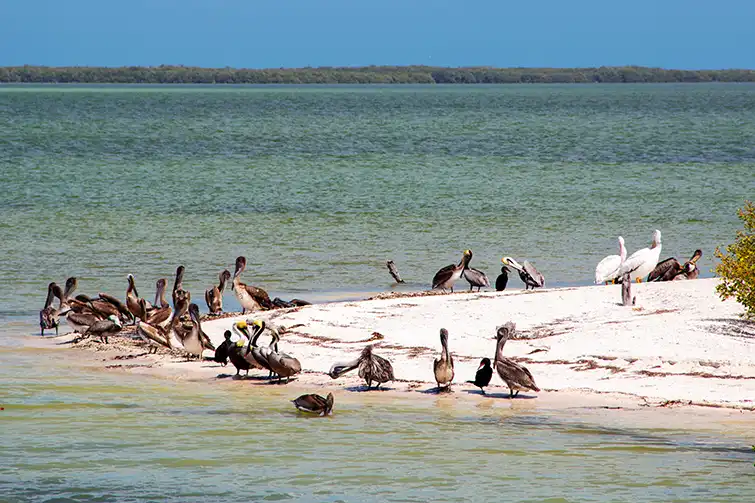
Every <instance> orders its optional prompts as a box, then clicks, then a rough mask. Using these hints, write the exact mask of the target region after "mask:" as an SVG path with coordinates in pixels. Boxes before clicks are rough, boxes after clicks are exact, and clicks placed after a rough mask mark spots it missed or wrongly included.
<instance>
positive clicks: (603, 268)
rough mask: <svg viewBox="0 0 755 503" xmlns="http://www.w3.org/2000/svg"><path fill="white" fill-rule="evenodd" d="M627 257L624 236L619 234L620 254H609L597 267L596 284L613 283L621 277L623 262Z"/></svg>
mask: <svg viewBox="0 0 755 503" xmlns="http://www.w3.org/2000/svg"><path fill="white" fill-rule="evenodd" d="M626 258H627V249H626V248H625V247H624V238H623V237H621V236H619V254H618V255H609V256H607V257H606V258H604V259H603V260H601V261H600V262H598V265H597V266H596V267H595V284H596V285H600V284H601V283H613V282H614V281H615V280H616V279H618V278H619V269H620V268H621V264H623V263H624V261H625V260H626Z"/></svg>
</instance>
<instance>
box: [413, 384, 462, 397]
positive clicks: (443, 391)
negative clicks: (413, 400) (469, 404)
mask: <svg viewBox="0 0 755 503" xmlns="http://www.w3.org/2000/svg"><path fill="white" fill-rule="evenodd" d="M417 393H422V394H423V395H450V394H452V393H453V389H451V387H450V386H449V387H447V388H439V387H437V386H434V387H432V388H427V389H418V390H417Z"/></svg>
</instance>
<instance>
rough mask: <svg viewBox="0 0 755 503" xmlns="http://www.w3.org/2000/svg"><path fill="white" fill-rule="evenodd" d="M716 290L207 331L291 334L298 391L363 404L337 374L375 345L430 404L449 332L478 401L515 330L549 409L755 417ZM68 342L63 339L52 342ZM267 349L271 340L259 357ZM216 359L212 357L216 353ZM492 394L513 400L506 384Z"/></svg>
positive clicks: (484, 296)
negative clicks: (484, 366)
mask: <svg viewBox="0 0 755 503" xmlns="http://www.w3.org/2000/svg"><path fill="white" fill-rule="evenodd" d="M716 282H717V280H716V279H700V280H694V281H676V282H667V283H650V284H644V283H643V284H640V285H634V286H633V293H634V294H635V295H636V304H635V306H632V307H625V306H622V305H620V297H621V292H620V286H619V285H611V286H587V287H578V288H555V289H543V290H535V291H529V292H524V291H522V290H511V291H506V292H501V293H497V292H482V293H469V292H465V293H454V294H448V295H428V296H413V297H398V298H387V299H374V300H364V301H356V302H341V303H327V304H318V305H312V306H306V307H302V308H294V309H283V310H276V311H267V312H258V313H254V314H253V315H250V314H249V313H247V315H244V316H242V315H240V314H236V315H233V316H228V317H223V318H220V319H211V318H206V319H204V321H203V323H202V327H203V330H204V331H205V332H206V333H207V334H208V335H209V336H210V338H211V339H212V341H213V343H215V344H219V343H220V342H221V341H222V339H223V332H224V331H225V330H227V329H229V328H230V327H231V324H232V323H233V322H235V321H238V320H242V319H247V320H251V319H263V320H265V321H266V322H267V323H269V324H272V325H275V326H283V327H292V328H291V329H288V330H286V331H285V333H283V335H282V339H281V343H280V347H281V350H285V351H286V352H288V353H290V354H291V355H293V356H295V357H296V358H298V359H299V360H300V361H301V363H302V368H303V370H302V373H301V374H300V375H298V376H297V379H296V380H295V381H293V382H292V383H290V384H289V385H288V386H293V387H296V388H299V387H302V388H309V389H311V390H313V391H318V392H320V391H326V389H325V388H334V389H336V388H341V389H347V390H352V391H356V390H360V389H361V388H362V387H363V385H364V382H363V381H362V380H361V379H359V377H358V376H357V375H356V372H353V373H351V374H348V375H346V376H344V377H342V378H340V379H338V380H332V379H331V378H330V377H329V376H328V375H327V371H328V369H329V368H330V366H331V365H332V364H333V363H335V362H339V361H347V360H351V359H353V358H355V357H356V356H357V355H358V354H359V352H360V351H361V349H362V348H363V347H364V346H365V345H366V344H369V343H372V344H375V352H376V354H379V355H382V356H384V357H387V358H389V359H390V360H391V362H392V363H393V367H394V371H395V376H396V381H394V382H393V383H390V385H389V386H388V388H389V390H392V391H393V392H416V391H428V392H432V390H433V389H434V388H435V382H434V378H433V371H432V362H433V359H434V358H437V356H438V354H439V352H440V343H439V336H438V333H439V330H440V328H446V329H447V330H448V331H449V333H450V337H449V346H450V350H451V353H452V354H453V357H454V361H455V371H456V377H455V379H454V383H455V384H454V386H453V389H454V390H455V391H459V390H475V389H476V388H475V387H474V386H473V385H471V384H467V383H465V381H466V380H468V379H473V378H474V373H475V371H476V369H477V366H478V364H479V361H480V359H481V358H483V357H486V356H487V357H490V358H492V357H493V354H494V351H495V339H494V337H495V330H496V326H498V325H501V324H503V323H504V322H506V321H509V320H510V321H513V322H514V323H516V326H517V331H518V333H517V339H516V340H510V341H509V342H508V343H507V345H506V348H505V353H506V355H507V356H509V357H511V358H514V359H515V360H517V361H518V362H520V363H521V364H523V365H525V366H526V367H527V368H529V370H530V371H531V372H532V374H533V376H534V377H535V380H536V382H537V384H538V386H539V387H540V388H542V390H543V391H542V392H541V393H538V394H537V397H538V399H539V400H550V401H555V402H558V401H559V400H558V399H557V398H553V395H554V394H561V395H569V396H571V395H574V394H581V395H585V396H586V395H595V394H596V393H597V394H602V395H604V398H608V397H609V396H611V397H614V398H615V399H616V397H619V398H618V399H620V398H621V397H624V398H627V397H629V398H631V399H632V400H634V402H637V399H639V400H640V402H641V403H642V402H644V403H647V404H650V405H663V406H668V405H706V406H716V407H727V408H739V409H748V410H752V409H753V407H754V406H755V404H754V403H753V397H755V351H754V350H753V348H754V342H755V325H754V324H752V323H748V322H745V321H743V320H742V319H741V318H740V317H739V316H738V315H739V314H740V313H741V312H742V307H741V306H740V305H738V304H737V303H736V302H734V301H726V302H723V301H721V300H720V299H719V297H718V296H717V295H716V293H715V291H714V289H715V285H716ZM70 339H71V336H70V335H64V336H61V337H59V338H55V339H50V340H56V341H57V342H58V343H60V342H65V341H67V340H70ZM269 340H270V339H269V332H266V333H265V335H263V336H262V337H261V338H260V341H259V344H260V345H266V344H267V343H268V341H269ZM58 347H71V346H70V345H67V344H59V345H58ZM73 347H76V348H81V349H83V350H91V351H96V352H97V353H98V355H99V356H101V358H98V359H97V364H98V365H99V364H100V362H102V365H103V366H104V367H106V368H109V369H114V370H126V371H131V372H138V373H148V374H153V375H162V376H169V377H172V378H179V379H191V380H199V381H205V380H207V381H209V380H217V378H218V377H229V376H230V375H232V374H234V373H235V369H234V368H233V367H232V365H230V364H229V365H228V366H227V367H225V368H224V367H221V366H219V365H218V364H216V363H214V362H209V361H202V362H197V361H193V362H186V361H185V358H182V357H181V356H180V355H178V354H170V353H158V354H156V355H148V354H146V347H145V346H143V345H142V344H141V343H140V342H138V341H132V340H129V339H128V338H124V337H118V338H113V339H112V342H111V344H109V345H107V346H106V345H103V344H100V343H98V342H95V341H85V342H83V343H79V344H76V345H73ZM205 354H206V356H211V352H210V351H207V352H206V353H205ZM266 374H267V372H266V371H265V372H263V371H254V370H253V371H252V372H251V373H250V377H249V378H246V379H225V381H227V382H229V385H233V386H246V385H261V384H267V380H266V379H263V377H264V376H266ZM490 391H491V392H492V393H496V394H500V395H501V396H505V395H507V394H508V388H506V387H505V385H504V384H503V382H502V381H501V380H500V379H499V377H498V376H497V375H494V377H493V381H492V382H491V388H490ZM535 395H536V394H534V393H528V394H527V395H526V396H527V397H531V396H535ZM549 397H550V398H549Z"/></svg>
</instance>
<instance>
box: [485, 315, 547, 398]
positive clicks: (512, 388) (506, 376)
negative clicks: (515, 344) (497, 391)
mask: <svg viewBox="0 0 755 503" xmlns="http://www.w3.org/2000/svg"><path fill="white" fill-rule="evenodd" d="M515 330H516V325H514V324H513V323H512V322H510V321H509V322H506V324H505V325H503V326H500V327H498V331H497V334H496V338H497V339H498V341H497V344H496V352H495V362H494V366H495V369H496V371H497V372H498V375H499V376H500V378H501V379H502V380H503V382H505V383H506V385H507V386H508V387H509V398H514V397H516V396H517V395H519V391H522V390H532V391H540V388H538V387H537V385H536V384H535V379H534V378H533V377H532V374H531V373H530V371H529V370H527V368H526V367H523V366H522V365H519V364H518V363H516V362H515V361H514V360H511V359H510V358H506V357H505V356H503V346H504V345H505V344H506V341H507V340H508V339H509V338H510V337H512V336H513V335H514V332H515Z"/></svg>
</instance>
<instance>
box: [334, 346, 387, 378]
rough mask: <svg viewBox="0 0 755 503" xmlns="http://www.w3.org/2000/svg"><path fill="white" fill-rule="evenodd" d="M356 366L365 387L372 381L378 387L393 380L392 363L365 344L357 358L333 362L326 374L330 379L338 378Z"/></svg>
mask: <svg viewBox="0 0 755 503" xmlns="http://www.w3.org/2000/svg"><path fill="white" fill-rule="evenodd" d="M356 368H359V377H361V378H362V379H364V380H365V382H366V383H367V389H371V388H372V382H373V381H375V382H376V383H377V384H376V385H375V389H378V388H379V387H380V385H381V384H383V383H385V382H388V381H393V379H394V377H393V365H391V362H389V361H388V360H386V359H385V358H383V357H382V356H378V355H376V354H373V352H372V345H369V346H367V347H366V348H364V349H363V350H362V354H360V355H359V358H357V359H356V360H353V361H351V362H347V363H335V364H333V366H332V367H330V371H329V372H328V375H329V376H330V377H331V378H332V379H338V378H339V377H341V376H342V375H344V374H345V373H347V372H350V371H352V370H354V369H356Z"/></svg>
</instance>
